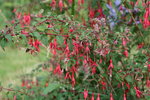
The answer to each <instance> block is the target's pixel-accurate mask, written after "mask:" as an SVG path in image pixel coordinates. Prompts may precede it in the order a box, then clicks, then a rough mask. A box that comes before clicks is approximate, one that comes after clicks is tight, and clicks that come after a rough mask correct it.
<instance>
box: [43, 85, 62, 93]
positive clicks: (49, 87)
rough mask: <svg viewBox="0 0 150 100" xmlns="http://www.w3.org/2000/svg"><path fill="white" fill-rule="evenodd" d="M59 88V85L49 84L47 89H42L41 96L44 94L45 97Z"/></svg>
mask: <svg viewBox="0 0 150 100" xmlns="http://www.w3.org/2000/svg"><path fill="white" fill-rule="evenodd" d="M59 87H60V84H58V83H50V84H49V85H48V87H46V88H45V89H44V91H43V94H44V95H47V94H48V93H49V92H52V91H53V90H55V89H57V88H59Z"/></svg>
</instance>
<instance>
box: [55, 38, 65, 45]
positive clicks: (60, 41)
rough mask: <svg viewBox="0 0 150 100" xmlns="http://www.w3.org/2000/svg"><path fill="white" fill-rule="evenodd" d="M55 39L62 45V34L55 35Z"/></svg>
mask: <svg viewBox="0 0 150 100" xmlns="http://www.w3.org/2000/svg"><path fill="white" fill-rule="evenodd" d="M56 39H57V42H58V44H60V45H62V44H63V42H64V39H63V37H62V36H56Z"/></svg>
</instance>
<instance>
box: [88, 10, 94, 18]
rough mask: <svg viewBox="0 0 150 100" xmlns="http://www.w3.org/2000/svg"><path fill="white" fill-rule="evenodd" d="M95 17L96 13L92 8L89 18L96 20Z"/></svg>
mask: <svg viewBox="0 0 150 100" xmlns="http://www.w3.org/2000/svg"><path fill="white" fill-rule="evenodd" d="M94 16H95V11H94V10H93V9H92V8H90V9H89V17H90V18H94Z"/></svg>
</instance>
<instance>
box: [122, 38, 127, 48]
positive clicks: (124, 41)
mask: <svg viewBox="0 0 150 100" xmlns="http://www.w3.org/2000/svg"><path fill="white" fill-rule="evenodd" d="M126 44H127V40H126V39H125V38H122V45H123V46H124V47H125V46H126Z"/></svg>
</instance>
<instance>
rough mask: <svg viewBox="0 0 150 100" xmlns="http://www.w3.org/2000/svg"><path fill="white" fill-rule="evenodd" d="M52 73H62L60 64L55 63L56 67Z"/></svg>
mask: <svg viewBox="0 0 150 100" xmlns="http://www.w3.org/2000/svg"><path fill="white" fill-rule="evenodd" d="M53 73H54V74H58V75H62V70H61V68H60V64H58V65H57V67H56V68H55V69H54V71H53Z"/></svg>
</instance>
